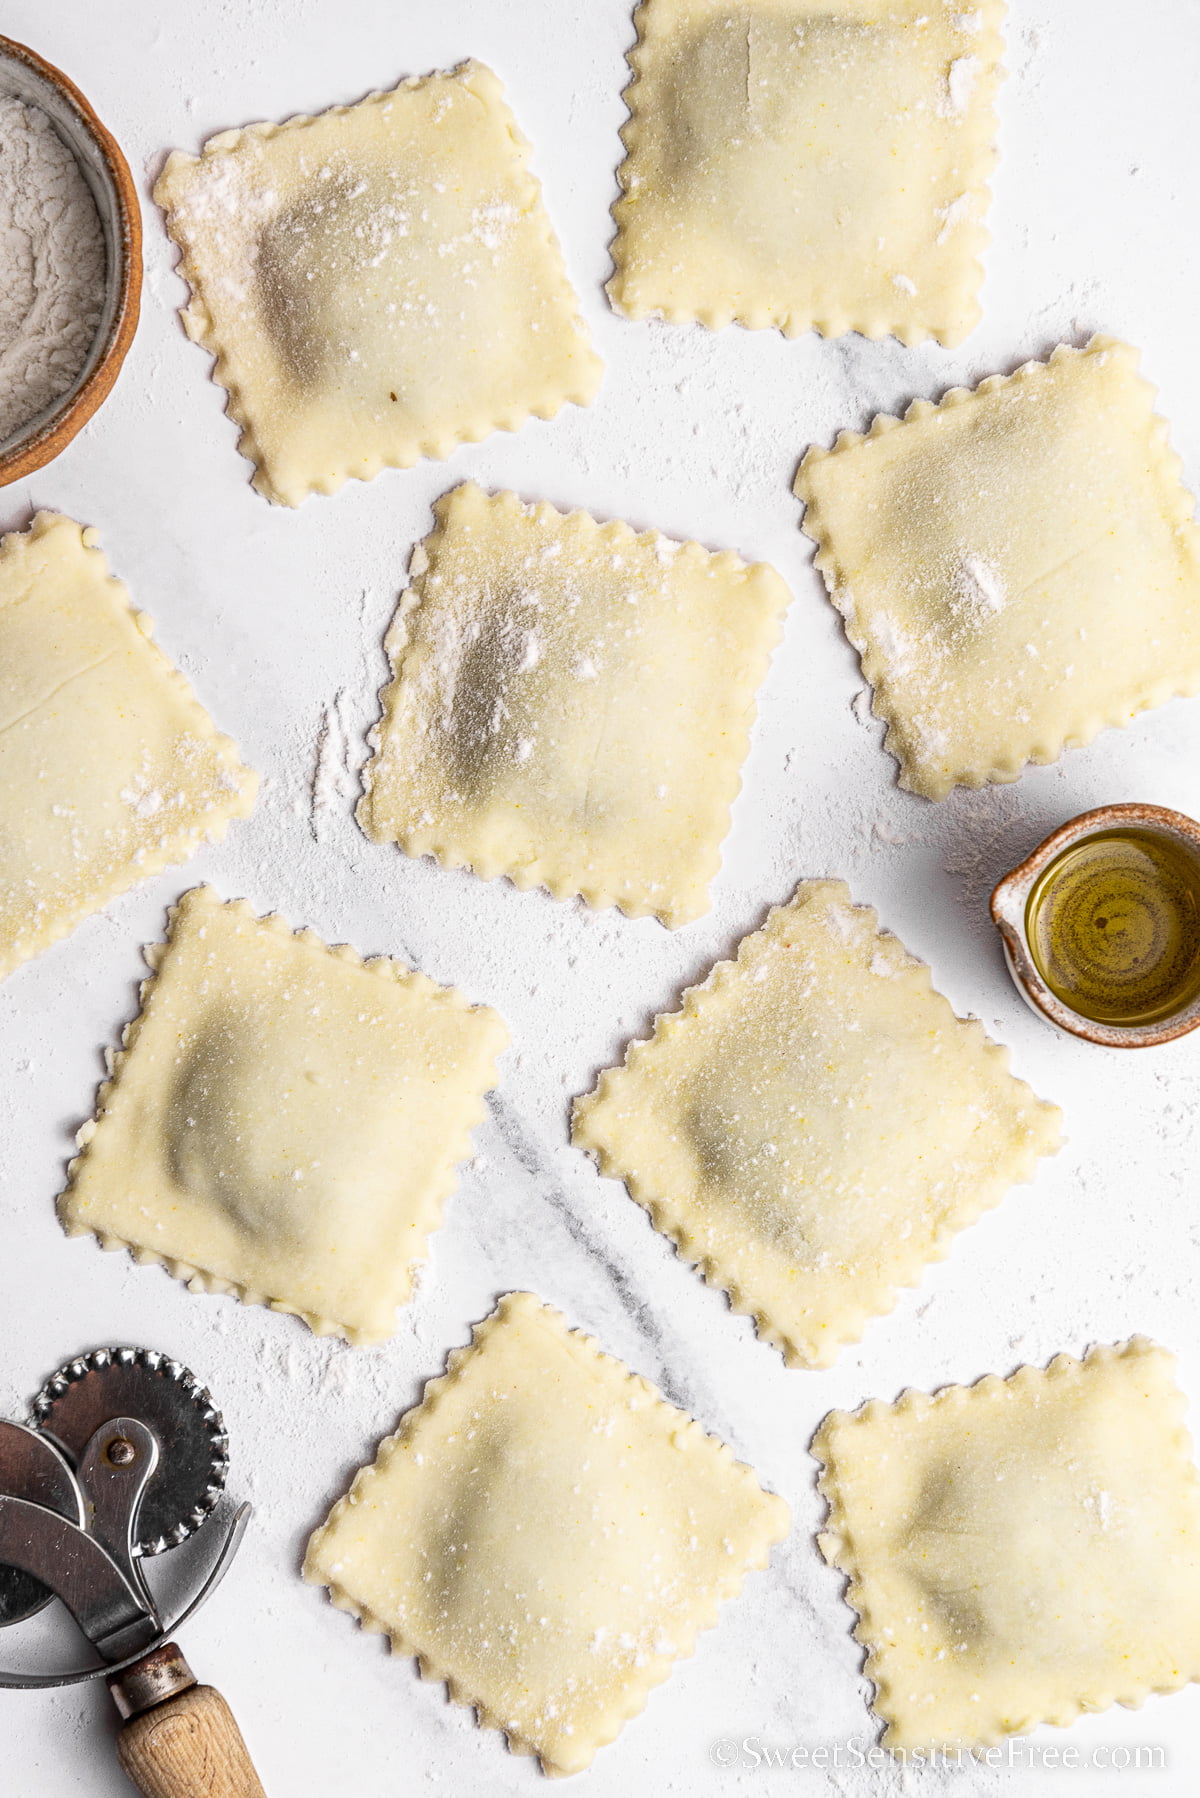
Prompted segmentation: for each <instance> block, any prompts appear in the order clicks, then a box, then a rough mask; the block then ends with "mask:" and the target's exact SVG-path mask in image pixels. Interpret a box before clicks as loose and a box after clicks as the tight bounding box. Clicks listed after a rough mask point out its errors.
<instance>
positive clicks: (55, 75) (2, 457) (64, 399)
mask: <svg viewBox="0 0 1200 1798" xmlns="http://www.w3.org/2000/svg"><path fill="white" fill-rule="evenodd" d="M0 94H5V95H10V96H12V97H13V98H14V99H17V100H23V101H25V102H26V103H27V104H29V105H31V106H40V107H41V109H42V111H43V112H44V113H46V114H47V115H48V116H49V119H50V122H51V124H52V125H53V126H54V129H55V130H56V131H57V133H58V135H59V136H60V137H61V138H62V140H63V142H64V143H65V144H66V146H67V148H68V149H69V150H70V151H71V152H72V154H73V155H74V157H75V159H76V161H77V162H78V164H79V166H80V168H81V170H82V171H83V176H84V179H85V181H86V182H87V184H88V187H89V188H90V189H91V193H92V198H93V199H94V200H95V202H96V210H97V211H98V212H99V214H100V223H101V225H102V227H103V229H104V245H105V252H106V256H107V280H106V284H105V285H106V291H105V298H104V307H103V310H102V311H101V314H100V322H99V324H98V325H97V327H96V337H95V341H94V342H93V344H92V347H91V350H90V351H89V353H88V358H87V361H86V362H85V363H84V365H83V368H82V369H81V371H80V373H79V375H78V377H77V378H76V380H75V381H74V382H73V384H72V385H71V386H70V387H69V388H68V390H67V392H66V393H64V394H62V395H60V397H59V398H58V399H56V400H55V401H53V403H52V404H51V405H49V406H47V407H46V408H45V409H44V410H43V411H42V412H40V413H38V414H37V415H36V416H35V417H33V418H31V419H30V420H29V422H28V423H27V424H24V425H22V426H21V428H20V430H19V431H18V432H17V433H16V434H15V435H14V436H13V437H11V438H10V439H9V440H8V442H7V443H4V444H0V487H3V486H7V485H8V484H9V483H10V482H11V481H18V480H20V478H21V476H22V475H27V474H32V473H33V471H34V469H35V468H42V467H44V466H45V464H46V463H47V462H50V461H52V460H53V458H54V457H55V456H57V455H59V454H61V452H62V451H63V450H64V449H66V447H67V445H68V443H70V441H71V439H72V437H74V436H75V433H76V432H77V431H79V430H82V428H83V426H84V425H85V424H86V423H87V421H88V419H89V418H91V416H92V414H93V413H94V412H95V411H96V409H97V407H98V406H99V405H100V403H101V401H103V400H104V399H106V398H107V396H108V394H109V392H110V391H111V389H112V384H113V382H114V381H115V380H116V378H117V374H118V372H119V370H120V367H121V364H122V362H123V361H124V360H125V352H126V350H128V348H129V346H130V344H131V343H132V342H133V334H134V331H135V330H136V329H137V321H138V311H139V307H140V304H141V294H142V215H141V209H140V207H139V205H138V197H137V189H136V188H135V187H134V184H133V177H132V175H131V174H130V173H129V164H128V163H127V162H126V160H125V158H124V156H123V155H122V154H121V151H120V149H119V147H118V145H117V142H116V140H115V138H113V137H112V136H111V135H110V133H109V132H107V131H106V130H105V129H104V126H103V125H102V124H101V123H100V121H99V119H98V118H97V117H96V115H95V113H94V112H93V111H92V109H91V107H90V106H89V105H88V103H87V101H86V100H85V99H84V97H83V95H82V94H81V93H80V91H79V89H78V88H77V87H76V86H75V84H74V82H72V81H68V79H67V77H66V76H65V75H64V74H63V73H62V71H61V70H60V69H56V68H55V67H54V65H53V64H52V63H48V62H46V61H45V60H44V59H43V58H42V57H40V56H38V55H37V54H36V53H35V52H34V51H33V50H29V49H27V48H26V46H25V45H24V44H17V43H14V42H13V40H12V39H11V38H7V37H0Z"/></svg>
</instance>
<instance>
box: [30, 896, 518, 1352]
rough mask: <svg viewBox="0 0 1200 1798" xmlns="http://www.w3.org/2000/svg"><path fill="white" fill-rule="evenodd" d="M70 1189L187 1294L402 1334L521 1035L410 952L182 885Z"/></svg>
mask: <svg viewBox="0 0 1200 1798" xmlns="http://www.w3.org/2000/svg"><path fill="white" fill-rule="evenodd" d="M146 959H147V961H148V962H149V963H150V965H151V967H152V968H153V970H154V976H153V978H152V979H150V980H149V981H147V982H146V984H145V985H144V986H143V988H142V1012H141V1016H140V1017H139V1018H138V1019H137V1020H136V1022H135V1023H133V1024H132V1025H130V1027H129V1029H128V1030H127V1031H126V1034H125V1048H124V1050H123V1051H122V1052H120V1053H118V1054H117V1055H116V1056H115V1057H114V1058H113V1063H112V1073H113V1078H112V1080H111V1081H110V1082H109V1083H108V1084H107V1085H105V1086H104V1087H102V1088H101V1090H100V1095H99V1099H98V1102H97V1112H96V1117H95V1119H94V1120H93V1121H92V1122H91V1123H89V1124H87V1125H85V1126H84V1128H83V1130H82V1131H81V1132H80V1134H79V1143H80V1148H81V1151H82V1152H81V1154H80V1155H79V1157H78V1158H77V1159H76V1160H75V1161H74V1162H73V1163H72V1164H71V1182H70V1185H69V1186H68V1188H67V1190H66V1192H65V1193H64V1194H63V1195H62V1197H61V1198H60V1200H59V1210H60V1215H61V1217H62V1221H63V1225H64V1227H65V1228H66V1230H67V1233H68V1234H69V1235H71V1236H78V1235H82V1234H83V1233H85V1232H89V1231H90V1232H92V1233H93V1234H94V1235H96V1236H97V1237H98V1238H99V1239H100V1242H101V1244H102V1246H103V1247H104V1248H106V1249H131V1250H132V1251H133V1254H134V1257H135V1259H136V1260H138V1261H142V1262H155V1263H161V1264H162V1265H164V1266H165V1267H167V1268H168V1269H169V1271H170V1272H171V1273H173V1274H174V1275H175V1276H176V1277H177V1278H178V1279H182V1280H187V1281H188V1282H189V1283H190V1285H191V1287H192V1290H193V1291H197V1292H222V1293H232V1294H234V1295H235V1296H236V1297H238V1298H240V1299H242V1300H243V1301H244V1302H245V1303H247V1304H269V1305H270V1306H271V1308H272V1309H273V1310H275V1311H289V1312H294V1313H295V1314H296V1315H297V1316H299V1317H302V1318H304V1320H305V1321H306V1322H307V1323H308V1324H309V1325H310V1326H311V1328H312V1329H314V1330H315V1331H317V1333H318V1334H320V1335H332V1334H341V1335H344V1336H347V1337H348V1338H349V1339H350V1340H351V1341H352V1342H357V1343H362V1342H374V1341H379V1340H381V1339H382V1338H384V1337H387V1336H390V1335H391V1334H392V1332H393V1330H394V1329H395V1325H396V1307H397V1305H399V1304H402V1303H403V1302H404V1300H405V1299H407V1298H408V1297H409V1294H410V1292H411V1290H412V1278H413V1267H414V1265H415V1264H417V1263H419V1262H421V1261H423V1260H424V1259H425V1258H426V1255H427V1252H428V1251H427V1247H426V1244H427V1239H428V1237H429V1234H430V1232H431V1231H433V1230H435V1229H436V1228H437V1227H438V1225H439V1223H440V1222H441V1215H442V1208H443V1205H444V1203H445V1200H446V1198H447V1197H448V1195H449V1194H450V1192H451V1191H452V1190H453V1188H454V1182H455V1171H454V1170H455V1163H456V1162H459V1161H461V1160H463V1159H464V1157H465V1156H466V1155H467V1154H468V1153H469V1132H470V1130H471V1129H472V1128H473V1126H474V1125H475V1124H477V1123H478V1122H479V1121H480V1119H481V1117H482V1116H483V1110H484V1107H483V1095H484V1093H485V1092H486V1091H487V1089H488V1088H489V1087H491V1086H494V1085H495V1070H494V1063H495V1058H496V1056H497V1055H498V1054H499V1052H500V1050H501V1049H502V1048H503V1047H504V1044H505V1043H506V1041H507V1032H506V1030H505V1028H504V1025H503V1024H502V1023H501V1021H500V1019H499V1018H498V1017H497V1015H496V1013H495V1012H494V1011H489V1010H488V1009H487V1008H486V1007H484V1006H475V1007H472V1006H469V1005H468V1004H467V1002H466V1000H465V999H463V998H462V996H461V995H460V994H458V993H456V992H454V991H453V990H451V989H450V988H447V987H438V986H435V985H434V984H433V982H432V981H430V980H427V979H426V978H425V977H424V975H422V974H414V973H410V972H409V971H408V969H407V968H404V967H402V966H401V965H400V963H399V962H395V961H388V960H385V959H384V958H382V957H380V958H379V959H378V960H375V961H368V962H364V961H362V960H361V959H360V958H359V956H357V955H356V954H355V953H354V951H353V950H352V949H349V948H347V947H346V946H345V945H344V944H343V945H341V946H340V947H338V948H335V949H330V948H328V947H327V946H326V945H325V944H324V943H323V942H322V941H321V940H320V938H319V937H317V936H315V935H314V934H313V932H312V931H300V932H297V933H293V932H292V931H291V930H289V929H288V927H287V925H286V924H285V923H284V922H283V920H282V919H281V918H279V917H275V916H272V917H268V918H258V917H256V916H255V914H254V913H253V912H252V911H251V909H250V907H249V906H248V905H246V904H245V902H244V901H239V902H237V903H233V904H224V903H223V902H222V901H221V900H220V899H219V898H218V896H217V895H216V894H215V893H214V892H213V891H212V889H211V887H197V888H194V889H193V890H192V891H191V892H189V893H185V894H184V896H183V898H182V899H181V900H180V902H179V904H178V905H177V906H176V907H175V909H174V910H173V911H172V913H171V929H170V934H169V937H168V940H167V942H166V943H165V944H163V945H156V946H155V947H154V948H152V949H148V950H147V951H146Z"/></svg>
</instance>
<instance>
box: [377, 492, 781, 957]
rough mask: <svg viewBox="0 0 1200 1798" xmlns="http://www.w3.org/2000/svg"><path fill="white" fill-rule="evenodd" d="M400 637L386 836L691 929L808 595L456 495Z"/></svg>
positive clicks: (649, 539)
mask: <svg viewBox="0 0 1200 1798" xmlns="http://www.w3.org/2000/svg"><path fill="white" fill-rule="evenodd" d="M434 509H435V512H436V515H437V521H438V522H437V529H436V530H435V531H434V533H433V535H432V536H430V537H427V538H426V540H425V542H424V543H423V544H421V545H419V546H418V547H417V549H416V551H415V552H414V555H413V559H412V567H411V571H410V572H411V582H412V584H411V586H410V587H409V588H408V590H407V592H406V593H405V595H404V597H403V599H402V601H401V604H400V609H399V611H398V612H397V614H396V619H395V622H394V623H393V625H392V629H391V632H390V633H389V637H388V643H387V648H388V653H389V655H390V657H391V661H392V666H393V668H394V670H395V675H396V678H395V681H394V682H393V684H392V685H391V686H390V687H388V688H387V689H386V690H385V692H384V694H383V718H382V720H381V722H380V724H379V725H378V726H377V727H376V730H375V732H374V733H373V735H372V742H373V743H374V745H375V749H376V754H375V759H374V760H373V761H372V762H370V763H369V764H368V766H367V768H366V771H365V774H364V787H365V797H364V799H363V802H362V805H361V807H360V809H359V818H360V820H361V822H362V825H363V828H364V830H365V831H366V832H367V834H368V835H369V836H371V837H373V838H374V839H375V840H376V841H377V842H391V841H395V842H398V843H399V844H400V846H401V847H402V848H403V849H404V850H406V851H407V853H408V854H409V855H434V856H436V857H437V859H438V860H439V861H441V862H443V863H445V864H446V865H447V866H450V867H457V866H459V865H461V864H462V863H464V862H466V863H468V864H469V865H470V866H471V867H472V868H474V870H475V872H476V873H477V874H479V875H482V876H483V878H484V879H489V880H490V879H492V878H493V877H494V876H496V875H498V874H507V875H508V876H509V878H510V879H511V880H513V881H514V882H515V883H516V884H517V885H518V886H521V887H531V886H536V885H538V884H541V885H543V886H546V887H548V888H549V889H550V891H551V892H552V893H553V894H554V895H555V896H556V897H557V898H562V897H565V896H566V895H568V894H572V893H580V894H582V895H583V897H584V898H585V899H586V900H587V901H588V903H589V904H590V905H595V906H604V905H619V906H620V907H621V909H622V911H624V912H626V913H627V914H628V915H629V916H631V917H637V916H641V915H643V914H645V913H654V914H655V915H656V916H658V917H659V918H661V919H662V921H663V922H664V923H665V924H668V925H672V926H674V925H678V924H685V923H687V922H688V920H689V919H691V918H695V917H698V916H699V915H700V913H701V912H703V911H706V910H707V909H708V883H709V881H710V879H711V878H712V876H713V875H714V874H715V873H716V871H717V869H718V867H719V866H720V844H721V840H722V838H723V837H724V835H725V833H726V831H727V830H728V828H729V808H730V805H731V803H732V801H733V799H734V797H735V795H736V793H737V791H738V787H739V785H740V770H741V765H742V762H743V760H744V759H745V756H746V752H747V749H748V748H749V732H750V726H751V724H752V723H753V720H754V706H755V691H756V689H757V687H758V685H759V683H760V681H761V680H762V678H763V676H764V674H765V673H766V669H767V660H768V657H769V655H770V651H771V649H772V647H773V646H774V644H775V642H776V640H777V638H778V636H779V632H780V621H781V617H782V613H783V610H784V608H785V606H786V605H787V603H788V600H789V597H790V595H789V593H788V590H787V588H786V586H785V585H784V583H783V581H782V580H781V579H780V578H779V576H778V575H777V574H776V573H775V572H774V570H773V569H771V568H768V567H766V566H765V564H762V563H756V564H753V565H748V564H746V563H745V562H742V561H740V560H739V558H738V557H737V556H735V555H733V554H731V553H730V552H729V551H723V552H722V553H720V554H719V555H713V554H711V553H710V552H709V551H707V550H704V549H701V547H700V545H699V544H697V543H683V544H680V543H675V542H672V541H670V540H668V539H667V538H665V537H660V536H659V535H657V533H655V532H653V531H646V532H643V533H641V534H638V535H635V534H634V532H633V531H632V530H630V528H629V526H628V525H625V524H620V523H616V522H613V523H609V524H603V525H602V524H598V523H597V522H596V520H595V519H594V518H591V517H589V516H588V514H587V513H586V512H572V513H570V514H568V515H567V516H565V517H564V515H563V514H562V513H561V512H556V511H555V510H554V508H553V507H552V506H548V505H539V506H523V505H522V504H521V502H520V501H519V500H518V499H517V497H516V495H515V494H512V493H501V494H498V495H496V496H495V497H494V498H489V497H488V496H487V495H486V494H485V493H483V492H482V491H481V490H480V489H479V488H478V487H476V486H473V485H467V486H463V487H456V488H455V489H454V491H453V492H452V493H448V494H446V495H444V496H443V497H442V499H440V500H439V501H438V502H437V505H436V506H435V508H434Z"/></svg>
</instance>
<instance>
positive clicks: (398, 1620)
mask: <svg viewBox="0 0 1200 1798" xmlns="http://www.w3.org/2000/svg"><path fill="white" fill-rule="evenodd" d="M789 1521H790V1519H789V1514H788V1508H787V1506H786V1505H785V1504H784V1502H783V1500H782V1499H781V1498H776V1497H775V1496H774V1495H773V1494H771V1493H768V1492H764V1491H763V1490H762V1488H761V1487H760V1486H759V1484H758V1481H757V1479H756V1478H755V1476H754V1474H753V1472H752V1471H751V1469H750V1468H748V1467H745V1466H743V1465H742V1463H741V1462H739V1461H735V1460H734V1457H733V1455H732V1453H731V1451H730V1450H729V1449H728V1448H727V1447H726V1446H725V1444H724V1443H722V1442H718V1441H717V1440H716V1438H715V1437H712V1436H707V1435H705V1433H704V1431H703V1430H702V1429H701V1427H700V1425H699V1424H698V1423H696V1422H695V1421H694V1420H693V1419H692V1418H690V1417H688V1416H687V1415H686V1413H684V1412H682V1411H677V1410H676V1409H675V1407H674V1406H673V1405H668V1404H667V1403H666V1401H665V1400H664V1399H662V1398H661V1397H660V1396H659V1394H658V1393H657V1392H656V1391H655V1389H654V1387H653V1386H651V1385H649V1384H648V1383H647V1382H646V1381H645V1380H642V1379H639V1378H637V1377H636V1376H635V1375H634V1374H631V1373H630V1372H629V1370H628V1369H627V1368H626V1367H624V1366H623V1365H622V1364H621V1362H619V1361H615V1360H613V1359H612V1358H611V1357H610V1356H608V1355H605V1354H602V1353H601V1352H600V1349H599V1347H598V1345H597V1344H596V1343H595V1342H594V1341H593V1340H592V1338H591V1337H589V1336H584V1335H582V1334H580V1333H579V1332H578V1331H574V1330H569V1329H568V1328H567V1327H566V1324H565V1321H564V1319H563V1318H562V1317H561V1316H560V1315H559V1313H558V1312H557V1311H552V1310H551V1309H550V1308H549V1307H548V1306H547V1305H543V1304H542V1303H540V1301H539V1300H538V1299H536V1298H534V1297H533V1295H532V1294H530V1293H509V1294H508V1296H507V1297H505V1298H503V1299H501V1301H500V1304H499V1306H498V1308H497V1310H496V1311H495V1312H494V1313H493V1315H492V1316H491V1317H489V1318H488V1319H487V1320H486V1321H485V1322H484V1323H482V1324H480V1325H479V1326H478V1327H477V1329H476V1331H475V1339H474V1342H473V1343H472V1345H471V1346H470V1348H467V1349H459V1350H457V1351H456V1352H455V1353H454V1354H453V1355H451V1357H450V1362H449V1371H448V1372H447V1374H446V1376H445V1378H444V1379H440V1380H433V1381H431V1382H430V1384H429V1385H428V1386H427V1387H426V1389H425V1397H424V1400H423V1402H422V1403H421V1404H420V1405H418V1406H417V1408H416V1409H415V1410H413V1411H410V1412H409V1413H408V1414H407V1416H405V1417H404V1418H403V1419H402V1420H401V1423H400V1427H399V1429H398V1430H397V1432H396V1434H395V1435H394V1436H391V1437H389V1438H388V1439H387V1440H386V1441H385V1442H383V1443H382V1444H381V1445H380V1448H379V1452H378V1456H377V1458H376V1461H375V1464H374V1466H373V1467H367V1468H364V1469H363V1471H362V1472H361V1473H360V1474H359V1475H358V1477H357V1479H356V1480H355V1481H354V1484H353V1486H352V1487H351V1489H350V1492H349V1494H348V1495H347V1496H346V1497H345V1498H343V1499H340V1500H339V1502H338V1503H337V1504H336V1505H335V1506H334V1508H333V1510H332V1512H331V1513H330V1516H329V1520H328V1522H327V1523H326V1524H325V1525H324V1526H323V1527H322V1528H321V1529H319V1530H317V1532H316V1534H315V1535H314V1536H313V1538H312V1541H311V1543H310V1545H309V1550H308V1559H307V1561H306V1563H305V1568H304V1572H305V1578H306V1579H309V1580H312V1581H314V1582H315V1583H316V1584H318V1585H324V1586H328V1588H329V1592H330V1596H331V1598H332V1600H333V1602H334V1604H335V1605H337V1606H338V1607H339V1608H340V1609H341V1610H344V1611H350V1612H352V1613H353V1614H354V1615H355V1616H357V1617H358V1618H359V1619H360V1621H361V1622H362V1623H363V1624H364V1625H365V1626H366V1628H367V1629H371V1630H378V1631H381V1632H386V1633H387V1634H388V1635H389V1636H390V1637H391V1641H392V1646H393V1648H394V1649H395V1650H396V1652H397V1653H398V1654H411V1655H416V1656H417V1657H418V1658H419V1660H420V1664H421V1671H422V1673H423V1674H424V1675H425V1677H426V1679H444V1680H445V1681H446V1683H447V1685H448V1687H449V1689H450V1696H451V1697H452V1698H453V1699H455V1700H456V1701H457V1702H458V1703H459V1704H470V1705H474V1706H475V1709H476V1711H477V1712H478V1715H479V1721H480V1722H481V1723H483V1724H484V1725H486V1726H487V1727H488V1728H490V1729H502V1730H504V1731H505V1732H506V1734H507V1736H508V1740H509V1744H510V1746H511V1747H512V1748H513V1749H514V1751H515V1752H517V1753H520V1754H537V1755H540V1756H541V1760H542V1765H543V1767H544V1769H545V1771H546V1772H547V1773H560V1774H561V1773H578V1772H580V1771H582V1769H583V1768H584V1767H586V1766H588V1765H589V1763H590V1762H591V1760H592V1757H593V1755H594V1754H595V1752H596V1750H597V1749H598V1748H601V1747H603V1746H604V1744H605V1743H607V1742H611V1741H613V1740H614V1738H615V1737H616V1736H617V1735H618V1734H619V1732H620V1730H621V1728H622V1726H623V1725H624V1724H625V1723H626V1722H627V1721H628V1719H629V1718H630V1717H633V1716H636V1715H637V1713H638V1712H639V1711H640V1710H641V1709H642V1708H643V1706H644V1705H645V1703H646V1699H647V1697H648V1695H649V1693H650V1690H651V1688H652V1687H654V1686H656V1685H658V1684H660V1683H661V1682H662V1681H663V1680H664V1679H666V1678H667V1676H668V1674H669V1673H670V1671H671V1667H672V1665H673V1664H674V1662H675V1661H676V1660H678V1659H680V1658H681V1657H683V1656H686V1655H689V1654H691V1653H692V1651H693V1649H694V1647H695V1643H696V1637H697V1636H698V1634H699V1632H700V1631H701V1630H702V1629H709V1628H711V1627H712V1625H713V1624H715V1623H716V1621H717V1616H718V1607H719V1605H720V1602H721V1600H722V1599H725V1598H732V1597H735V1596H736V1595H737V1594H738V1593H739V1592H740V1591H741V1589H742V1584H743V1582H744V1579H745V1576H746V1574H747V1572H748V1571H749V1570H750V1569H751V1568H755V1567H765V1565H766V1563H767V1557H768V1555H769V1553H770V1549H771V1545H772V1543H774V1542H778V1541H779V1540H780V1539H781V1538H782V1537H783V1536H784V1535H785V1534H786V1532H787V1529H788V1525H789Z"/></svg>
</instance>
